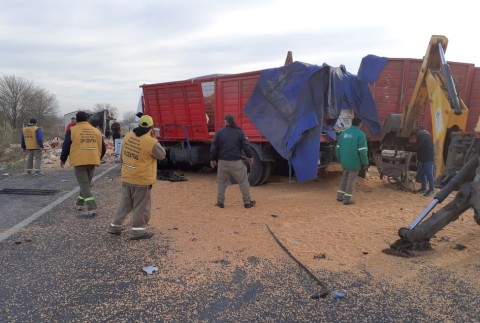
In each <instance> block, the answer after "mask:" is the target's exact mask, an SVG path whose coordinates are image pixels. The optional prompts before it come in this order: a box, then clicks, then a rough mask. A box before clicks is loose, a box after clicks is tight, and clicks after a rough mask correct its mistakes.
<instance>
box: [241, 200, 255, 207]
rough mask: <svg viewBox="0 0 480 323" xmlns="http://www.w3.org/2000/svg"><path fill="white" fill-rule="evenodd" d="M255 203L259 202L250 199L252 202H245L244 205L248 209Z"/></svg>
mask: <svg viewBox="0 0 480 323" xmlns="http://www.w3.org/2000/svg"><path fill="white" fill-rule="evenodd" d="M255 203H257V202H255V201H254V200H250V202H248V203H245V204H244V205H243V206H244V207H245V208H246V209H249V208H251V207H253V206H254V205H255Z"/></svg>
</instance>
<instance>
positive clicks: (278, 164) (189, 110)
mask: <svg viewBox="0 0 480 323" xmlns="http://www.w3.org/2000/svg"><path fill="white" fill-rule="evenodd" d="M421 65H422V60H420V59H405V58H390V59H388V62H387V63H386V65H385V67H384V68H383V70H382V72H381V73H380V76H379V77H378V79H377V80H376V81H375V82H373V83H371V84H370V85H369V87H370V91H371V94H372V96H373V98H374V102H375V105H376V109H377V113H378V117H379V122H380V123H381V124H383V122H384V121H385V120H386V118H387V117H388V115H390V114H398V113H400V114H401V113H403V111H404V108H405V106H406V105H407V103H408V102H409V100H410V97H411V95H412V92H413V88H414V86H415V82H416V81H417V76H418V73H419V69H420V68H421ZM449 65H450V68H451V71H452V73H453V75H454V78H455V80H456V83H457V87H458V92H459V95H460V97H461V98H462V99H463V100H464V102H465V103H466V105H467V106H468V107H469V119H468V120H469V122H468V127H467V128H468V129H472V130H473V128H474V126H475V124H476V122H477V120H478V118H479V115H480V69H479V68H476V67H475V66H474V65H473V64H467V63H456V62H449ZM261 72H262V71H253V72H248V73H240V74H230V75H210V76H204V77H199V78H193V79H188V80H183V81H176V82H166V83H157V84H144V85H141V86H140V87H141V88H142V90H143V99H142V100H143V112H144V113H145V114H148V115H151V116H152V118H153V120H154V131H155V135H156V137H157V138H158V140H159V141H160V142H161V143H162V144H163V145H164V146H165V147H166V148H167V151H168V160H169V161H170V162H171V163H173V164H174V165H176V166H179V167H185V166H186V167H189V168H193V169H194V168H201V167H204V166H208V164H209V161H210V159H209V151H210V143H211V141H212V139H213V137H214V135H215V132H216V131H217V130H218V129H220V128H221V127H222V126H223V118H224V116H225V114H227V113H229V114H232V115H233V116H235V118H236V122H237V124H238V125H239V126H240V127H241V128H242V129H243V130H244V132H245V134H246V135H247V137H248V138H249V141H250V143H251V146H252V148H253V150H254V160H255V162H254V164H253V165H252V167H251V168H249V180H250V183H251V185H261V184H263V183H265V182H267V181H268V178H269V177H270V175H271V173H272V172H273V171H274V170H275V169H278V168H282V169H285V165H286V160H285V159H284V158H282V157H281V156H280V155H279V154H278V153H277V152H276V150H275V149H274V148H273V146H272V145H271V144H270V143H269V141H268V140H267V139H266V138H265V137H264V136H262V134H261V133H260V132H259V131H258V130H257V128H256V127H255V125H254V124H253V123H252V122H251V120H250V119H249V118H248V116H247V115H246V114H245V113H244V107H245V104H246V103H247V101H248V100H249V97H250V95H251V93H252V91H253V89H254V87H255V85H256V82H257V80H258V79H259V76H260V74H261ZM418 118H419V120H418V122H419V123H421V124H423V126H424V127H425V128H426V129H429V128H431V121H430V120H431V118H430V115H429V107H428V104H427V105H426V106H425V108H424V111H423V112H422V113H421V114H419V117H418ZM367 137H368V141H369V147H370V151H374V150H375V149H377V148H378V147H380V143H381V140H382V138H381V136H380V135H372V134H370V133H369V132H368V131H367ZM320 142H321V144H320V153H319V161H318V166H319V168H323V169H324V168H325V167H327V166H328V165H330V164H331V163H333V162H335V161H336V158H335V141H334V140H331V139H329V137H328V136H327V135H326V134H324V133H322V135H321V140H320ZM372 160H373V158H372ZM287 169H288V167H287Z"/></svg>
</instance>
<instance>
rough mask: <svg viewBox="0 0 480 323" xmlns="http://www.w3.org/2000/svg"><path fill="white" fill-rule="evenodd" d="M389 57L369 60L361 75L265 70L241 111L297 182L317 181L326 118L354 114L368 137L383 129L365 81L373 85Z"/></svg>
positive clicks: (301, 68)
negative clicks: (350, 111) (289, 167)
mask: <svg viewBox="0 0 480 323" xmlns="http://www.w3.org/2000/svg"><path fill="white" fill-rule="evenodd" d="M386 63H387V58H385V57H377V56H374V55H368V56H366V57H364V58H363V59H362V63H361V66H360V68H359V76H356V75H353V74H351V73H349V72H347V71H346V70H345V68H344V67H343V66H341V67H331V66H329V65H326V64H323V65H322V66H318V65H311V64H307V63H302V62H293V63H291V64H288V65H286V66H282V67H279V68H272V69H267V70H263V71H262V73H261V74H260V77H259V79H258V81H257V84H256V86H255V89H254V90H253V92H252V94H251V96H250V98H249V100H248V102H247V104H246V106H245V108H244V112H245V113H246V114H247V115H248V117H249V118H250V120H251V121H252V122H253V123H254V124H255V126H256V127H257V129H258V130H259V131H260V133H261V134H262V135H263V136H265V137H266V138H267V139H268V140H269V141H270V143H271V144H272V145H273V147H274V148H275V149H276V150H277V152H278V153H279V154H280V155H281V156H282V157H283V158H285V159H286V160H288V161H289V162H290V163H291V165H292V166H293V168H294V170H295V173H296V176H297V180H298V181H299V182H304V181H307V180H310V179H312V178H315V177H316V176H317V166H318V160H319V152H320V136H321V133H322V126H323V123H324V119H336V118H337V117H338V115H339V111H340V110H341V109H353V110H354V111H355V113H356V115H358V116H359V117H361V118H362V119H363V122H364V124H365V125H366V126H367V128H368V129H369V131H370V132H371V133H372V134H374V135H375V134H378V133H379V132H380V130H381V126H380V123H379V120H378V115H377V110H376V107H375V103H374V101H373V98H372V95H371V93H370V89H369V87H368V83H369V82H373V81H375V80H376V79H377V78H378V76H379V74H380V72H381V71H382V69H383V67H384V66H385V64H386Z"/></svg>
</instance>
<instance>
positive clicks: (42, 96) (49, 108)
mask: <svg viewBox="0 0 480 323" xmlns="http://www.w3.org/2000/svg"><path fill="white" fill-rule="evenodd" d="M0 111H1V115H2V116H3V117H5V118H6V122H8V123H9V124H10V126H11V127H12V128H13V129H17V128H21V127H22V125H23V122H24V121H26V120H28V119H30V118H31V117H35V118H37V119H38V120H48V119H50V118H51V117H54V116H55V115H56V113H57V112H58V103H57V99H56V98H55V95H53V94H50V93H49V92H48V91H47V90H45V89H41V88H38V87H36V86H35V85H34V84H33V82H32V81H27V80H24V79H22V78H17V77H15V75H7V76H3V77H1V78H0Z"/></svg>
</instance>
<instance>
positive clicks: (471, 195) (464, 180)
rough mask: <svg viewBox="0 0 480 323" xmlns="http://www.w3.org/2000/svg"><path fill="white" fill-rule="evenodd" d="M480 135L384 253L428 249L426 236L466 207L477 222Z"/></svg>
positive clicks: (407, 253) (414, 252)
mask: <svg viewBox="0 0 480 323" xmlns="http://www.w3.org/2000/svg"><path fill="white" fill-rule="evenodd" d="M479 149H480V138H478V139H476V140H475V141H474V142H473V144H472V149H471V150H470V154H469V156H467V157H468V158H469V159H468V162H466V163H465V165H464V166H463V167H462V168H461V169H460V171H458V172H457V173H456V174H455V176H454V177H453V178H452V179H451V180H450V181H449V182H448V183H447V185H445V186H444V187H443V188H442V189H441V190H440V191H439V192H438V193H437V194H436V195H435V197H434V198H433V201H432V202H431V203H430V205H428V207H427V208H426V209H425V210H424V211H423V212H422V213H421V214H420V215H419V216H418V217H417V218H416V219H415V220H414V221H413V222H412V224H410V226H409V227H408V228H400V229H399V230H398V235H399V236H400V239H398V240H397V241H395V242H394V243H393V244H391V245H390V249H385V250H383V252H384V253H386V254H390V255H395V256H402V257H410V256H417V255H418V254H419V252H420V251H425V250H430V249H431V245H430V239H431V238H433V236H434V235H435V234H436V233H437V232H439V231H440V230H442V229H443V228H444V227H446V226H447V225H448V224H450V223H451V222H453V221H456V220H457V219H458V218H459V217H460V215H462V214H463V213H464V212H465V211H467V210H468V209H469V208H473V210H474V213H475V215H474V219H475V221H476V222H477V223H478V224H479V225H480V203H479V202H478V200H479V198H480V166H479V158H480V155H479V153H480V150H479ZM455 190H457V191H458V192H457V193H456V195H455V197H454V199H453V200H451V201H450V202H449V203H447V204H446V205H445V206H444V207H442V208H441V209H439V210H438V211H437V212H433V213H432V215H431V216H430V217H427V216H428V215H429V213H430V212H431V211H432V210H433V209H434V208H435V207H436V206H437V205H438V204H440V203H442V202H443V201H444V200H445V199H446V198H447V197H448V196H449V195H450V193H452V192H453V191H455Z"/></svg>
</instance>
